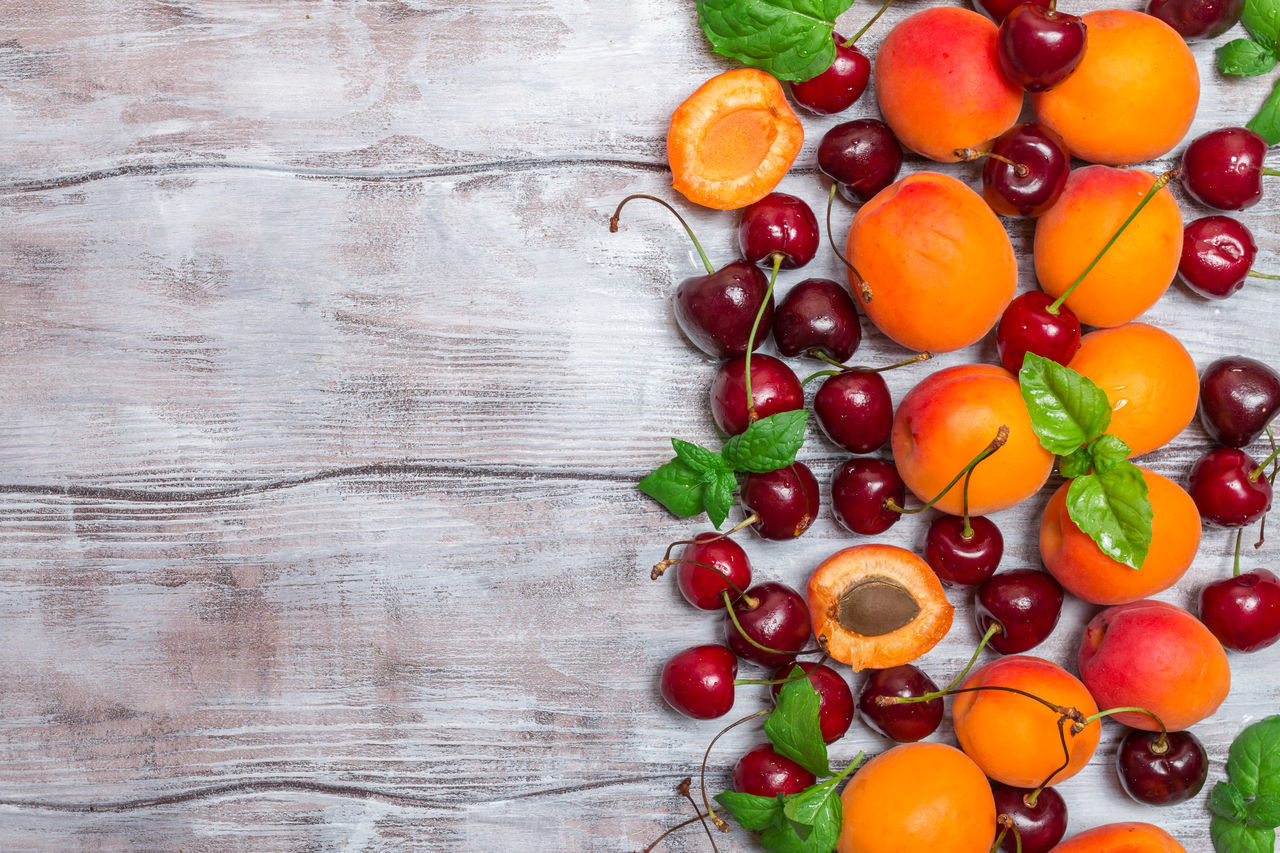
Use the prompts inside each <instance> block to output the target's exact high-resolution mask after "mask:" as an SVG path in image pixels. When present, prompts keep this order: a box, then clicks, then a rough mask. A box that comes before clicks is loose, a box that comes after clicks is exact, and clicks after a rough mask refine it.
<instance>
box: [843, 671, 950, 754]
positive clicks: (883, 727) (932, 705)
mask: <svg viewBox="0 0 1280 853" xmlns="http://www.w3.org/2000/svg"><path fill="white" fill-rule="evenodd" d="M937 692H938V685H937V684H935V683H934V682H933V679H932V678H930V677H929V676H927V675H925V674H924V671H923V670H921V669H920V668H919V667H916V666H912V665H911V664H909V663H907V664H903V665H901V666H895V667H891V668H890V669H873V670H872V671H871V674H870V675H868V676H867V680H866V681H864V682H863V683H862V689H861V690H859V691H858V712H859V713H860V714H862V719H863V720H864V721H865V722H866V724H867V725H869V726H870V727H871V728H873V729H875V730H876V731H877V732H879V733H880V734H882V735H884V736H885V737H888V738H892V739H893V740H896V741H897V742H898V743H914V742H915V741H918V740H923V739H924V738H927V737H928V736H929V735H931V734H933V733H934V732H936V731H937V730H938V726H939V725H940V724H941V723H942V711H943V707H942V699H941V697H939V698H936V699H930V700H929V701H927V702H904V703H902V704H897V705H883V706H882V705H879V704H877V703H876V697H877V696H900V697H902V698H904V699H912V698H915V697H917V696H926V695H928V694H930V693H937Z"/></svg>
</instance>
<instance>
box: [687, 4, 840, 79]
mask: <svg viewBox="0 0 1280 853" xmlns="http://www.w3.org/2000/svg"><path fill="white" fill-rule="evenodd" d="M852 5H853V0H698V20H699V22H700V23H701V24H702V32H703V33H705V34H706V36H707V39H708V40H709V41H710V42H711V48H712V50H714V51H715V52H716V53H719V54H721V55H722V56H727V57H729V58H730V59H736V60H738V61H739V62H742V63H744V64H746V65H750V66H753V67H755V68H760V69H762V70H764V71H767V72H769V73H770V74H772V75H773V76H774V77H777V78H778V79H780V80H790V81H792V82H799V81H801V80H808V79H809V78H811V77H816V76H818V75H819V74H821V73H822V72H823V71H826V70H827V69H828V68H830V67H831V63H832V62H834V61H835V58H836V44H835V41H834V39H832V37H831V34H832V33H833V32H834V30H835V26H836V18H837V17H839V15H840V14H841V13H842V12H844V11H845V10H846V9H848V8H849V7H850V6H852Z"/></svg>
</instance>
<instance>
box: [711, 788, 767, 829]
mask: <svg viewBox="0 0 1280 853" xmlns="http://www.w3.org/2000/svg"><path fill="white" fill-rule="evenodd" d="M715 799H716V802H717V803H719V804H720V805H722V806H724V810H725V811H727V812H728V813H729V814H731V815H732V816H733V819H734V820H736V821H737V822H738V825H739V826H741V827H742V828H743V829H768V828H769V827H771V826H774V825H775V824H776V825H781V824H782V823H784V821H783V819H782V798H781V797H758V796H756V795H755V794H739V793H738V792H737V791H725V792H724V793H722V794H716V797H715Z"/></svg>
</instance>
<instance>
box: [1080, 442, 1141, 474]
mask: <svg viewBox="0 0 1280 853" xmlns="http://www.w3.org/2000/svg"><path fill="white" fill-rule="evenodd" d="M1088 449H1089V456H1090V458H1091V459H1092V460H1093V473H1095V474H1108V473H1110V472H1111V471H1113V470H1115V469H1116V467H1117V466H1119V465H1120V464H1121V463H1123V462H1127V461H1128V460H1129V454H1130V453H1132V452H1133V450H1132V449H1130V447H1129V445H1127V444H1125V443H1124V442H1123V441H1121V440H1120V439H1118V438H1116V437H1115V436H1114V435H1112V434H1111V433H1107V434H1106V435H1103V436H1100V437H1099V438H1098V440H1097V441H1095V442H1093V443H1092V444H1090V445H1089V448H1088Z"/></svg>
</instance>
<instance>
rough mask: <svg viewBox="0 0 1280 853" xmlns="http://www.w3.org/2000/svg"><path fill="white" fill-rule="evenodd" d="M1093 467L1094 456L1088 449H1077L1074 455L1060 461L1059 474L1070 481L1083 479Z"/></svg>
mask: <svg viewBox="0 0 1280 853" xmlns="http://www.w3.org/2000/svg"><path fill="white" fill-rule="evenodd" d="M1092 466H1093V455H1092V454H1090V453H1089V448H1088V447H1079V448H1076V450H1075V451H1073V452H1072V453H1069V454H1067V455H1066V456H1062V457H1059V459H1058V473H1059V474H1061V475H1062V476H1063V477H1065V478H1066V479H1068V480H1074V479H1075V478H1076V477H1083V476H1084V475H1085V474H1088V473H1089V469H1090V468H1091V467H1092Z"/></svg>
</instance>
